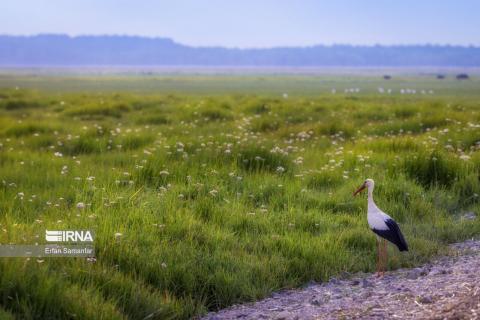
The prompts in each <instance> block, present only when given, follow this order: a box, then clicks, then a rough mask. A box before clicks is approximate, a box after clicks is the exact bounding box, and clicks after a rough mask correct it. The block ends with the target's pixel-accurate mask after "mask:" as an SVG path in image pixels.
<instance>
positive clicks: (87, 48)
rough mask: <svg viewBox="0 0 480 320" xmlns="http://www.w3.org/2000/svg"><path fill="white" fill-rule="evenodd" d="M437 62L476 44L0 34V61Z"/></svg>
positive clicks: (455, 63) (465, 62) (468, 62)
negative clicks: (259, 44) (253, 45)
mask: <svg viewBox="0 0 480 320" xmlns="http://www.w3.org/2000/svg"><path fill="white" fill-rule="evenodd" d="M85 65H88V66H291V67H310V66H311V67H314V66H359V67H375V66H382V67H385V66H391V67H397V66H398V67H407V66H410V67H411V66H438V67H479V66H480V47H462V46H440V45H402V46H380V45H376V46H351V45H332V46H324V45H316V46H311V47H279V48H271V49H231V48H222V47H191V46H186V45H182V44H178V43H176V42H174V41H173V40H171V39H167V38H145V37H135V36H78V37H69V36H66V35H37V36H7V35H3V36H1V35H0V66H85Z"/></svg>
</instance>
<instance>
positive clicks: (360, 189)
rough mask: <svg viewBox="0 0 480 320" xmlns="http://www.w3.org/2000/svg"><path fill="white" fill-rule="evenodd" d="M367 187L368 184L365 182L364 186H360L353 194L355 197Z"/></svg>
mask: <svg viewBox="0 0 480 320" xmlns="http://www.w3.org/2000/svg"><path fill="white" fill-rule="evenodd" d="M366 187H367V185H366V184H365V183H364V184H362V186H361V187H360V188H358V190H357V191H355V192H354V193H353V196H354V197H355V196H356V195H357V194H359V193H360V192H361V191H362V190H363V189H365V188H366Z"/></svg>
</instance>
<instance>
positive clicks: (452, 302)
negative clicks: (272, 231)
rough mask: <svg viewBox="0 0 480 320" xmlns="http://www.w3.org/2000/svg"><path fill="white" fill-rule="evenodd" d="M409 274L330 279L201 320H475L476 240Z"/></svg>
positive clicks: (479, 266) (479, 260) (478, 305)
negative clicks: (326, 281)
mask: <svg viewBox="0 0 480 320" xmlns="http://www.w3.org/2000/svg"><path fill="white" fill-rule="evenodd" d="M450 248H451V249H452V254H450V255H449V256H446V257H442V258H439V259H437V260H435V261H433V262H432V263H429V264H427V265H424V266H423V267H420V268H415V269H401V270H397V271H393V272H388V273H386V274H385V276H384V277H383V278H377V277H375V275H372V274H368V275H360V276H353V277H351V278H350V279H348V280H337V279H332V280H330V281H329V282H328V283H324V284H312V285H309V286H308V287H306V288H303V289H299V290H288V291H282V292H278V293H275V294H273V295H272V296H271V297H270V298H267V299H265V300H261V301H258V302H256V303H252V304H245V305H236V306H233V307H231V308H228V309H224V310H222V311H220V312H217V313H209V314H207V315H206V316H205V317H204V318H203V319H205V320H207V319H208V320H219V319H278V320H280V319H284V320H288V319H480V274H479V272H480V241H473V240H471V241H466V242H462V243H458V244H454V245H451V246H450Z"/></svg>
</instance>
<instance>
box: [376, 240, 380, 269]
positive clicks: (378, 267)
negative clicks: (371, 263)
mask: <svg viewBox="0 0 480 320" xmlns="http://www.w3.org/2000/svg"><path fill="white" fill-rule="evenodd" d="M376 240H377V277H379V276H380V240H379V239H378V238H377V239H376Z"/></svg>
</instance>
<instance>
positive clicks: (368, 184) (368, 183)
mask: <svg viewBox="0 0 480 320" xmlns="http://www.w3.org/2000/svg"><path fill="white" fill-rule="evenodd" d="M374 185H375V182H373V179H367V180H365V182H364V183H363V184H362V185H361V186H360V188H358V190H357V191H355V192H354V193H353V195H354V196H356V195H357V194H359V193H360V192H361V191H363V190H364V189H365V188H367V189H368V191H373V187H374Z"/></svg>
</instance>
